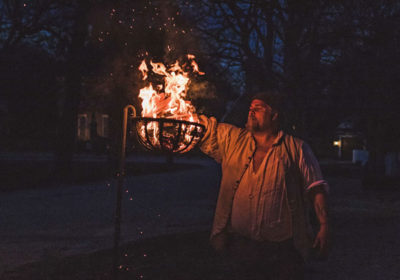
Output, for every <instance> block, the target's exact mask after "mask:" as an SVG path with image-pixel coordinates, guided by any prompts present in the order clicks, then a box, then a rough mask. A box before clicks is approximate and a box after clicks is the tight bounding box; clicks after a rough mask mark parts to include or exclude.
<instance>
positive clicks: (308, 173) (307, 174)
mask: <svg viewBox="0 0 400 280" xmlns="http://www.w3.org/2000/svg"><path fill="white" fill-rule="evenodd" d="M299 168H300V172H301V174H302V177H303V178H302V179H303V186H304V188H305V190H306V191H307V192H308V191H309V190H311V189H312V188H315V187H317V186H318V187H322V188H323V189H324V190H325V191H326V192H329V185H328V182H327V181H325V180H324V178H323V176H322V172H321V168H320V166H319V163H318V161H317V159H316V157H315V156H314V153H313V152H312V150H311V148H310V146H309V145H307V144H306V143H303V144H302V145H301V149H300V160H299Z"/></svg>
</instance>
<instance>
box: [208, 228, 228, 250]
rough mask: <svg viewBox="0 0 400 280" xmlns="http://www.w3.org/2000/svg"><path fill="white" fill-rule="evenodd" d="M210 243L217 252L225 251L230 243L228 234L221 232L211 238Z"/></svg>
mask: <svg viewBox="0 0 400 280" xmlns="http://www.w3.org/2000/svg"><path fill="white" fill-rule="evenodd" d="M210 243H211V246H212V247H213V248H214V250H215V251H216V252H217V253H223V252H224V251H225V249H226V247H227V245H228V234H227V233H226V232H220V233H218V234H217V235H216V236H214V237H213V238H212V239H211V241H210Z"/></svg>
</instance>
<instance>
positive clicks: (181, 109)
mask: <svg viewBox="0 0 400 280" xmlns="http://www.w3.org/2000/svg"><path fill="white" fill-rule="evenodd" d="M187 57H188V59H189V60H191V66H192V71H193V73H198V74H200V75H204V73H203V72H200V71H199V67H198V65H197V63H196V62H195V61H194V58H195V56H194V55H188V56H187ZM150 65H151V71H152V72H153V73H155V74H157V75H160V76H163V81H164V85H162V84H159V85H157V86H156V88H153V85H152V84H151V83H149V85H148V86H146V87H144V88H142V89H141V90H140V92H139V97H140V98H141V99H142V117H151V118H173V119H177V120H187V121H192V122H198V118H197V116H196V115H195V112H196V109H195V107H194V106H193V105H192V104H191V102H190V101H188V100H186V95H187V91H188V86H189V84H190V78H189V72H185V71H184V70H183V68H182V66H181V65H180V64H179V62H178V61H176V62H175V63H174V64H172V65H171V66H169V67H168V68H167V67H166V66H165V65H164V64H163V63H159V62H158V63H156V62H153V61H150ZM139 70H140V71H141V73H142V75H143V80H146V79H147V78H148V71H149V70H148V67H147V63H146V61H145V60H143V61H142V63H141V64H140V66H139ZM162 90H164V91H163V92H162Z"/></svg>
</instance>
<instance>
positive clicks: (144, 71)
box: [139, 60, 149, 81]
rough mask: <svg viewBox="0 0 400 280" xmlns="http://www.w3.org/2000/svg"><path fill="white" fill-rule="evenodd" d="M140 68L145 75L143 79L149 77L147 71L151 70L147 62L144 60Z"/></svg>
mask: <svg viewBox="0 0 400 280" xmlns="http://www.w3.org/2000/svg"><path fill="white" fill-rule="evenodd" d="M139 70H140V71H141V72H142V75H143V81H144V80H146V79H147V72H148V71H149V70H148V68H147V64H146V62H145V61H144V60H143V61H142V63H141V64H140V66H139Z"/></svg>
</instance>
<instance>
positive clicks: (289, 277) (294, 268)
mask: <svg viewBox="0 0 400 280" xmlns="http://www.w3.org/2000/svg"><path fill="white" fill-rule="evenodd" d="M225 272H226V273H224V274H225V275H226V276H227V277H226V279H238V280H239V279H241V280H302V279H304V261H303V258H302V257H301V255H300V254H299V252H298V251H297V250H296V248H295V247H294V244H293V240H292V239H289V240H286V241H283V242H268V241H263V242H259V241H254V240H250V239H248V238H245V237H241V236H238V235H235V234H231V236H230V241H229V245H228V248H227V252H226V257H225ZM224 278H225V277H224Z"/></svg>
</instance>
